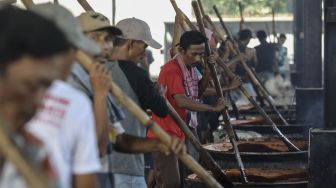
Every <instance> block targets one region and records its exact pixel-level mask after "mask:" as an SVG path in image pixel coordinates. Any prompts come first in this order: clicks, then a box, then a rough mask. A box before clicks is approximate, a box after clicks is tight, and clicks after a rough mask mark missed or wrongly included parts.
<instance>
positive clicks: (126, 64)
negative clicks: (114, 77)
mask: <svg viewBox="0 0 336 188" xmlns="http://www.w3.org/2000/svg"><path fill="white" fill-rule="evenodd" d="M118 64H119V67H120V68H121V69H122V70H123V71H124V72H125V71H127V72H132V75H133V76H146V77H147V72H146V71H145V70H144V69H142V68H141V67H139V66H137V65H136V64H135V63H134V62H133V61H127V60H119V61H118ZM126 76H127V75H126Z"/></svg>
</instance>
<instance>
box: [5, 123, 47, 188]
mask: <svg viewBox="0 0 336 188" xmlns="http://www.w3.org/2000/svg"><path fill="white" fill-rule="evenodd" d="M6 127H8V125H5V123H4V122H3V121H2V120H0V153H1V154H2V155H3V156H4V157H5V159H6V160H8V161H10V162H12V163H13V164H14V165H15V167H16V168H17V170H18V172H19V173H20V174H22V176H23V177H24V179H25V180H26V181H27V184H28V186H29V187H30V188H46V187H48V186H49V184H48V178H47V177H46V176H45V174H44V173H42V172H41V170H40V169H38V168H37V167H36V166H33V165H32V163H30V162H28V161H27V159H26V157H25V156H23V154H22V153H21V152H20V150H19V149H18V147H17V146H16V145H15V143H14V142H12V141H11V139H10V138H9V135H14V133H13V132H11V131H10V129H7V128H6Z"/></svg>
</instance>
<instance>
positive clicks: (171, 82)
mask: <svg viewBox="0 0 336 188" xmlns="http://www.w3.org/2000/svg"><path fill="white" fill-rule="evenodd" d="M158 82H159V83H160V84H162V85H164V86H167V92H166V97H167V99H168V101H169V102H170V104H171V105H172V106H173V107H174V109H175V110H176V112H177V113H178V114H179V115H180V117H181V118H182V120H183V121H184V122H186V119H187V111H186V109H184V108H180V107H178V106H177V104H176V100H175V99H174V95H176V94H185V89H184V85H183V73H182V71H181V69H180V67H179V65H178V62H177V60H175V59H172V60H170V61H169V62H168V63H166V64H165V65H164V66H163V68H162V69H161V72H160V75H159V78H158ZM153 120H154V121H155V122H156V123H157V124H159V125H160V127H162V128H163V129H164V130H165V131H166V132H167V133H168V134H170V135H174V136H177V137H178V138H180V139H181V140H184V134H183V132H182V130H181V129H180V128H179V126H178V125H177V124H176V123H175V121H174V120H173V119H172V117H171V116H166V117H165V118H160V117H158V116H157V115H155V114H153ZM147 136H148V137H149V138H154V134H153V133H152V132H151V131H148V134H147Z"/></svg>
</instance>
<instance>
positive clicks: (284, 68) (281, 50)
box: [276, 33, 290, 80]
mask: <svg viewBox="0 0 336 188" xmlns="http://www.w3.org/2000/svg"><path fill="white" fill-rule="evenodd" d="M286 40H287V37H286V35H285V34H283V33H281V34H280V35H279V37H278V45H277V53H276V57H277V64H278V66H279V73H280V75H281V76H282V78H283V79H285V80H287V79H289V76H290V74H289V64H288V58H287V55H288V52H287V51H288V50H287V47H285V46H284V43H285V42H286Z"/></svg>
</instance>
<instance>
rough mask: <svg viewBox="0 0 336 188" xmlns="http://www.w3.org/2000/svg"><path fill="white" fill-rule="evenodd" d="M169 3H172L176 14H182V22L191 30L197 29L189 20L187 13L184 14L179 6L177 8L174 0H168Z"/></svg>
mask: <svg viewBox="0 0 336 188" xmlns="http://www.w3.org/2000/svg"><path fill="white" fill-rule="evenodd" d="M170 3H171V4H172V6H173V8H174V10H175V13H176V14H178V13H179V14H182V15H183V20H184V24H187V25H188V26H189V28H190V29H191V30H197V28H196V26H195V25H194V24H193V23H192V22H191V21H190V19H189V18H188V17H187V15H185V14H184V13H183V11H182V10H181V9H180V8H178V6H177V4H176V1H175V0H170ZM183 28H184V29H185V26H183ZM188 30H189V29H185V31H188Z"/></svg>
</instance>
